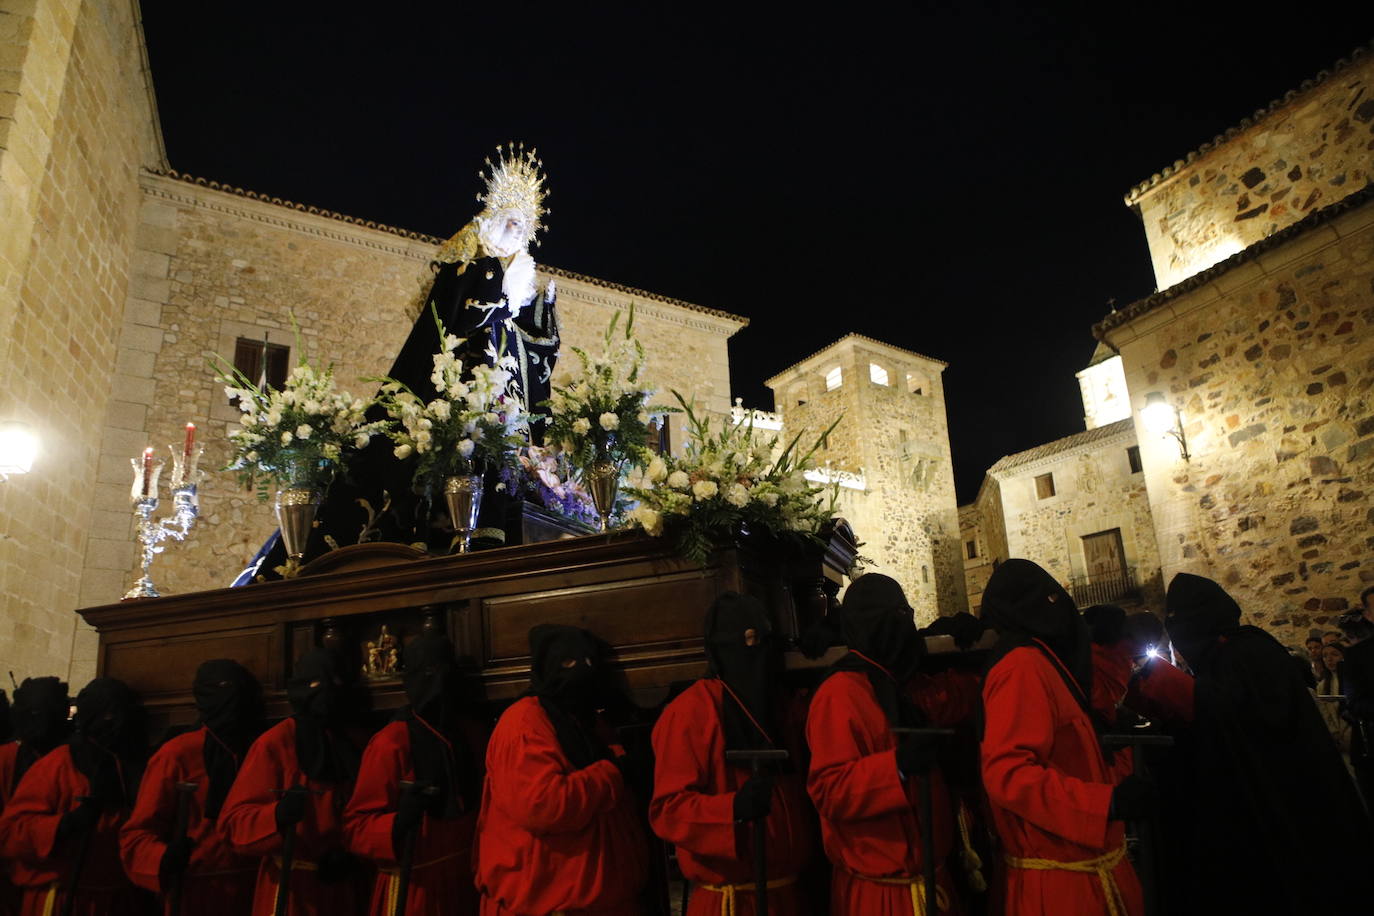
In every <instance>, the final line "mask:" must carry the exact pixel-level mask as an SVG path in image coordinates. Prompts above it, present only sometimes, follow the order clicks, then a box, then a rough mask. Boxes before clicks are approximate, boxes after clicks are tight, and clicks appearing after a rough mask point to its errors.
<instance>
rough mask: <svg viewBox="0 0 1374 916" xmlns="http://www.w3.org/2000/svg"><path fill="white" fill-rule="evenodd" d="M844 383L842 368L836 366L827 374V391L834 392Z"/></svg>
mask: <svg viewBox="0 0 1374 916" xmlns="http://www.w3.org/2000/svg"><path fill="white" fill-rule="evenodd" d="M843 381H844V374H843V373H842V372H840V367H839V366H836V367H835V368H834V369H831V370H830V371H829V372H827V373H826V374H825V390H826V391H834V390H835V389H836V388H838V387H840V384H841V383H842V382H843Z"/></svg>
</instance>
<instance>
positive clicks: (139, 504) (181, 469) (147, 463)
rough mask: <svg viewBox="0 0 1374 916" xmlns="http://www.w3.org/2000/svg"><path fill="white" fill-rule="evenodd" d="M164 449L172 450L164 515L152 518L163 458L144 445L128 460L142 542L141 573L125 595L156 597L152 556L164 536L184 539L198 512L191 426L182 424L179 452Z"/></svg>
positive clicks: (197, 455)
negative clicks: (182, 442) (168, 497)
mask: <svg viewBox="0 0 1374 916" xmlns="http://www.w3.org/2000/svg"><path fill="white" fill-rule="evenodd" d="M168 449H170V450H171V452H172V480H171V484H172V514H171V515H170V516H167V517H165V518H160V519H154V518H153V514H154V513H155V512H157V507H158V503H159V500H158V497H157V489H158V487H157V483H158V477H160V476H161V474H162V466H163V464H164V462H163V460H162V459H155V458H154V457H153V450H152V449H151V448H148V449H145V450H144V452H143V455H142V457H139V458H134V459H132V461H131V463H132V464H133V467H134V487H133V492H132V494H131V495H132V500H133V506H134V518H136V519H138V540H139V543H140V544H141V545H142V546H143V564H142V567H143V575H141V576H140V577H139V578H138V581H137V582H135V583H134V587H133V588H131V589H129V591H127V592H126V593H125V594H124V597H125V598H126V599H128V598H157V597H159V596H160V595H161V593H160V592H159V591H158V590H157V587H156V586H154V585H153V578H152V575H151V574H150V571H149V570H150V568H151V567H152V565H153V557H155V556H157V555H158V554H160V553H162V551H163V550H164V549H165V548H164V547H163V546H162V542H163V541H164V540H166V539H167V538H169V537H170V538H174V539H176V540H178V541H184V540H185V539H186V536H187V535H189V534H190V533H191V528H192V526H193V525H195V523H196V517H197V516H199V515H200V500H199V497H198V494H197V483H198V481H199V476H200V472H199V471H198V470H197V468H196V466H197V465H198V464H199V463H200V455H201V452H202V451H203V449H202V447H201V446H198V445H196V444H195V426H194V425H192V424H190V423H188V424H186V445H185V447H184V448H183V449H182V450H181V451H180V452H178V451H177V449H176V448H175V447H173V446H168Z"/></svg>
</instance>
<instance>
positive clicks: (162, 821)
mask: <svg viewBox="0 0 1374 916" xmlns="http://www.w3.org/2000/svg"><path fill="white" fill-rule="evenodd" d="M207 734H208V731H207V730H206V729H205V728H198V729H196V730H195V731H192V732H187V733H186V734H184V735H178V736H177V737H175V738H172V739H171V740H170V741H168V742H167V743H166V744H164V745H162V747H160V748H158V750H157V753H155V754H153V757H152V759H151V760H149V761H148V767H147V769H145V770H144V771H143V781H142V782H141V783H140V784H139V788H138V801H137V802H136V803H135V804H134V810H133V813H132V814H130V815H129V819H128V820H127V821H126V822H125V823H124V827H123V829H121V830H120V832H119V851H120V857H121V858H122V859H123V861H124V870H125V871H126V872H127V873H128V875H129V877H130V878H132V879H133V882H134V883H135V884H137V885H138V886H139V887H142V888H146V889H147V890H150V891H154V892H156V893H162V894H166V892H167V891H168V890H169V889H168V888H165V887H163V886H162V884H161V880H160V878H159V877H158V870H159V867H160V866H161V865H162V854H163V853H164V852H166V851H167V843H168V841H169V840H171V839H172V831H173V830H174V829H175V824H176V810H177V797H178V795H177V790H176V787H177V783H195V784H196V789H195V791H194V792H190V793H188V795H187V803H186V814H187V818H186V835H187V836H188V837H189V838H190V839H191V841H192V842H193V843H194V845H193V847H192V849H191V861H190V864H189V865H188V867H187V869H186V872H185V876H184V877H183V879H182V889H181V907H182V912H183V913H194V914H196V916H242V914H244V913H246V912H248V908H249V904H250V902H251V901H252V899H253V875H255V874H256V873H257V870H258V863H257V859H256V858H245V857H243V856H240V855H239V854H237V853H236V852H234V850H233V848H232V847H231V846H230V845H229V840H228V838H227V837H226V836H225V835H224V832H223V831H222V830H220V829H219V825H218V824H217V822H215V821H212V820H208V819H207V818H206V817H205V813H204V812H205V800H206V797H207V796H208V795H209V793H210V776H209V774H207V773H206V772H205V741H206V740H207V737H206V736H207ZM209 740H214V739H213V738H211V739H209ZM166 903H170V901H165V903H164V909H165V905H166Z"/></svg>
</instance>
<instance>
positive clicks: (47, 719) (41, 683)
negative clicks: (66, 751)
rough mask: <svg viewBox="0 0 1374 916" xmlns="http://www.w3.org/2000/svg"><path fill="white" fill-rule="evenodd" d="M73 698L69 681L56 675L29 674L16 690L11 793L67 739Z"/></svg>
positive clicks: (11, 712) (13, 709)
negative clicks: (15, 745)
mask: <svg viewBox="0 0 1374 916" xmlns="http://www.w3.org/2000/svg"><path fill="white" fill-rule="evenodd" d="M70 709H71V698H70V697H69V696H68V695H67V684H66V682H65V681H60V680H58V679H57V678H55V677H26V678H24V683H22V684H20V685H19V686H18V687H17V688H15V691H14V705H13V706H12V707H11V708H10V716H11V719H12V720H13V722H14V737H15V740H17V741H18V742H19V753H18V754H17V755H16V757H15V761H14V781H13V782H12V783H10V785H8V786H6V787H5V792H6V794H7V795H8V794H9V793H11V792H13V791H14V787H15V786H17V785H19V780H20V779H22V778H23V776H24V774H25V773H27V772H28V769H29V767H31V766H33V765H34V763H36V762H37V761H38V759H39V758H40V757H42V756H43V755H45V754H46V753H48V751H50V750H52V749H53V748H55V747H57V746H58V745H60V744H62V743H63V742H64V741H66V740H67V735H68V733H69V732H70V730H71V728H70V725H69V724H68V722H67V715H68V713H69V711H70Z"/></svg>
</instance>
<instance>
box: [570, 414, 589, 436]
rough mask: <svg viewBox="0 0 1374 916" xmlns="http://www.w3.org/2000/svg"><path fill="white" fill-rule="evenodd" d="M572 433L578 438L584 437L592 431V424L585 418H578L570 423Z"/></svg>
mask: <svg viewBox="0 0 1374 916" xmlns="http://www.w3.org/2000/svg"><path fill="white" fill-rule="evenodd" d="M572 431H573V432H574V433H576V434H577V435H579V436H585V435H587V433H589V432H591V431H592V423H591V421H590V420H588V419H587V418H586V417H578V418H577V419H576V420H573V422H572Z"/></svg>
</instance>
